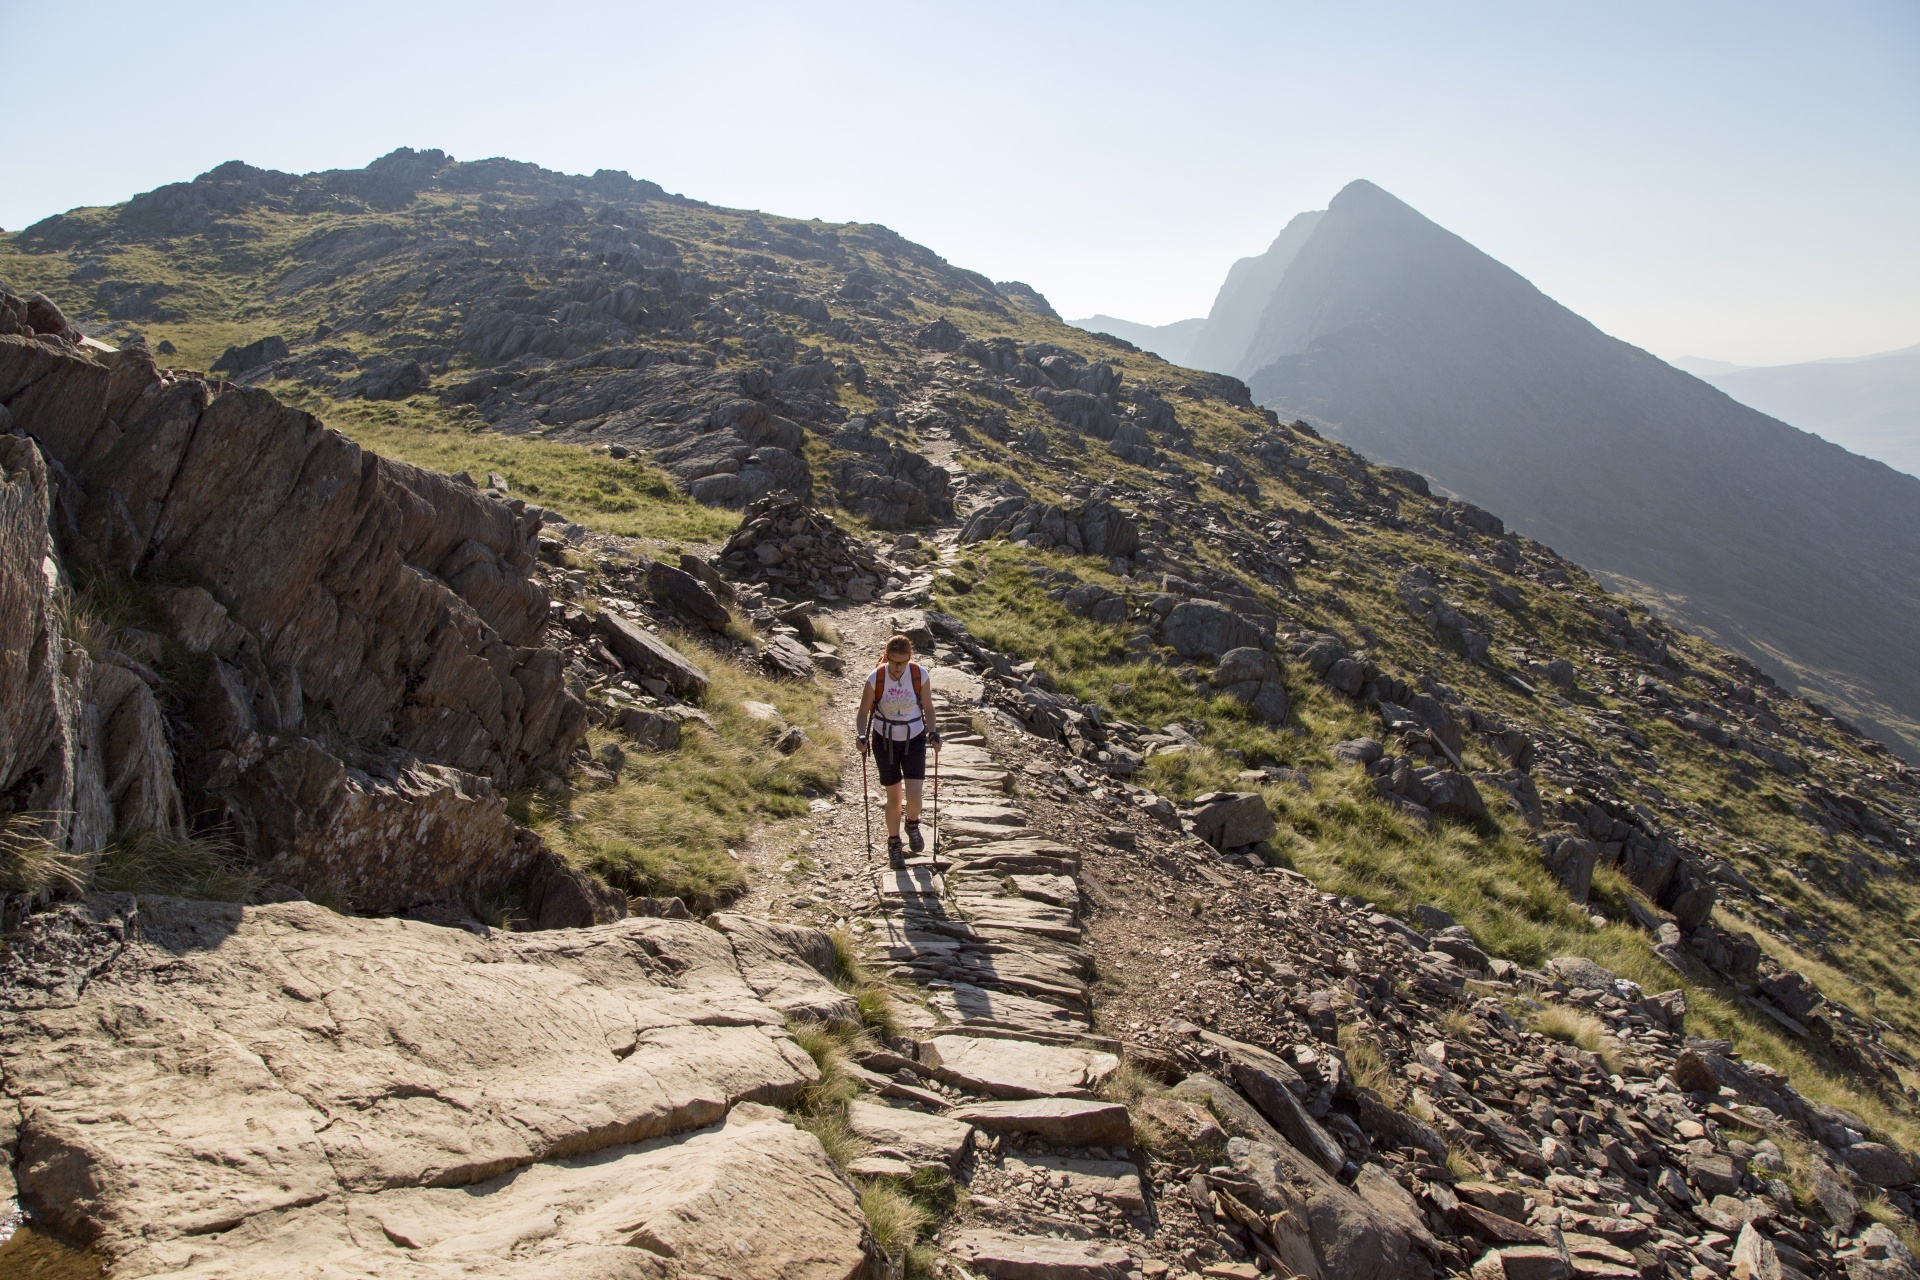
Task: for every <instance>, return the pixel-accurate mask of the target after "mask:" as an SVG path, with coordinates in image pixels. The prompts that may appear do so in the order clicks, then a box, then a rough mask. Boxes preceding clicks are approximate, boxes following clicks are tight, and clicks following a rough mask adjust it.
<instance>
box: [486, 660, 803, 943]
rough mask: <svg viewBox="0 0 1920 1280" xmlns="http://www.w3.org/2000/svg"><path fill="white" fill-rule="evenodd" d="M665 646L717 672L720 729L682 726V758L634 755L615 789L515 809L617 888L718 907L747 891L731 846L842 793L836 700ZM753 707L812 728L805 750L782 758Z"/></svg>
mask: <svg viewBox="0 0 1920 1280" xmlns="http://www.w3.org/2000/svg"><path fill="white" fill-rule="evenodd" d="M663 638H665V639H669V640H672V641H673V642H674V643H676V644H678V645H679V647H681V648H682V649H683V650H684V651H686V652H687V653H688V654H689V656H691V657H692V658H693V659H694V661H696V662H697V663H699V664H700V666H701V667H702V668H703V669H704V670H705V671H706V672H707V675H708V677H709V679H710V680H711V682H712V684H711V687H710V689H709V691H708V694H707V697H706V700H705V708H704V709H705V711H706V713H707V714H708V716H709V717H710V718H711V719H712V720H713V723H714V728H713V729H712V730H708V729H707V728H706V727H704V726H702V725H700V724H698V723H697V722H692V723H689V724H687V725H685V726H683V729H682V735H681V741H680V746H679V748H678V749H676V750H673V751H666V752H649V751H639V750H629V752H628V755H627V761H626V764H625V766H624V768H623V769H622V770H621V774H620V776H619V778H617V779H616V780H615V782H614V785H612V786H602V787H599V788H597V789H594V790H582V791H578V792H572V793H568V794H563V795H561V796H558V797H551V796H548V795H546V794H544V793H540V792H529V793H525V794H523V795H520V796H517V797H515V808H516V810H517V812H518V813H521V814H524V815H525V816H524V817H523V818H522V819H521V820H522V821H526V822H528V824H529V825H531V826H533V827H534V828H535V829H536V830H538V831H539V832H540V833H541V835H542V836H544V837H545V838H546V841H547V844H548V845H549V846H550V847H551V848H553V849H554V850H555V851H556V852H558V853H559V854H560V855H561V856H562V857H565V858H567V859H568V860H569V861H571V862H573V863H574V864H575V865H577V866H582V867H585V868H587V869H588V870H590V871H592V872H594V874H596V875H598V876H600V877H601V878H603V879H605V880H606V881H607V882H608V883H609V884H611V885H613V886H614V887H615V888H618V889H620V890H622V891H623V892H625V893H628V894H634V895H640V896H646V897H678V898H681V899H683V900H684V901H685V902H686V903H687V905H688V906H689V907H690V908H691V909H693V910H694V911H696V912H703V911H710V910H713V909H714V908H716V907H718V906H722V905H724V904H725V903H727V902H728V901H731V900H732V899H733V898H734V897H736V896H738V894H739V893H740V891H741V890H742V889H743V888H744V887H745V877H744V876H743V874H742V872H741V870H740V865H739V863H738V862H736V861H735V860H734V859H733V858H732V857H730V856H729V854H728V850H729V849H730V848H732V847H737V846H738V845H740V844H741V843H743V842H744V841H745V839H746V837H747V834H748V832H749V831H751V830H752V829H753V828H754V827H756V826H758V825H760V824H762V823H766V822H777V821H781V820H784V819H790V818H799V817H804V816H805V815H806V812H807V802H808V800H809V799H810V798H811V797H813V796H818V795H824V794H827V793H829V792H831V791H832V790H833V788H834V785H835V784H836V783H837V782H838V781H839V776H840V759H839V754H838V746H839V741H838V738H837V737H836V735H835V733H834V731H833V730H831V729H829V728H827V727H826V725H825V723H824V721H823V718H822V717H823V714H824V712H825V709H826V705H827V693H826V691H825V690H824V689H823V688H821V687H820V686H818V685H815V684H811V683H809V684H799V683H794V682H789V681H776V680H773V679H771V678H770V677H768V676H766V675H765V674H763V673H762V672H760V671H759V670H757V669H755V668H753V667H749V666H748V665H746V664H744V663H742V662H739V661H736V660H735V659H734V658H732V657H730V656H726V655H722V654H719V653H715V652H713V651H711V650H705V649H702V648H700V647H698V646H696V645H694V644H693V643H691V642H690V641H687V640H685V639H684V638H682V637H677V636H667V637H663ZM750 700H754V701H760V702H769V703H772V704H773V705H774V706H775V707H777V708H779V710H780V713H781V715H782V716H784V717H785V718H786V720H787V722H788V723H789V724H795V725H799V726H800V727H801V728H802V729H804V730H805V731H806V733H807V736H808V738H809V742H808V743H807V745H805V746H803V747H801V748H800V750H798V751H796V752H794V753H793V754H792V755H781V754H780V753H779V752H777V751H775V750H774V749H773V747H772V746H771V745H770V744H769V743H768V741H767V733H766V726H765V725H764V723H762V722H760V721H757V720H754V719H753V718H752V717H750V716H748V715H747V714H746V712H745V711H743V710H742V709H741V703H743V702H746V701H750ZM619 741H620V739H619V738H618V736H617V735H615V734H612V733H609V732H607V731H605V730H596V731H595V732H593V733H592V734H590V735H589V737H588V745H589V746H590V747H591V748H592V749H594V750H595V751H597V750H598V749H599V748H600V747H601V746H602V745H604V744H606V743H608V742H619ZM626 745H627V746H629V747H630V746H631V744H626Z"/></svg>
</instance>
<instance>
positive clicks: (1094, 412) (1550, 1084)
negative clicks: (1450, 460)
mask: <svg viewBox="0 0 1920 1280" xmlns="http://www.w3.org/2000/svg"><path fill="white" fill-rule="evenodd" d="M1311 230H1312V228H1311V227H1307V228H1303V229H1302V230H1301V232H1300V234H1299V235H1298V236H1296V237H1295V238H1296V239H1299V238H1303V237H1305V236H1306V235H1307V233H1308V232H1310V231H1311ZM1256 274H1257V273H1256ZM0 281H4V282H5V286H6V287H5V289H4V291H0V563H3V564H4V573H0V635H4V637H5V639H6V647H5V649H4V651H3V652H0V672H3V673H4V675H3V676H0V820H4V829H3V830H0V895H3V896H0V927H4V929H5V931H6V943H5V950H4V955H3V957H0V1010H3V1011H4V1018H5V1023H4V1026H5V1027H6V1032H5V1035H4V1036H3V1037H0V1152H4V1155H5V1160H4V1161H3V1162H0V1195H4V1197H5V1199H4V1206H5V1210H6V1211H5V1213H4V1215H0V1233H4V1237H3V1238H0V1263H4V1264H5V1265H4V1266H0V1272H5V1273H7V1274H16V1273H17V1274H27V1275H76V1276H77V1275H98V1274H102V1273H103V1271H104V1272H105V1273H106V1274H111V1275H114V1276H127V1277H134V1276H206V1277H214V1276H223V1277H252V1276H269V1275H273V1276H280V1275H286V1274H312V1275H387V1276H396V1277H415V1276H418V1277H439V1276H449V1277H451V1276H456V1275H459V1276H501V1277H515V1276H528V1277H532V1276H561V1275H565V1276H568V1277H598V1276H606V1277H615V1276H619V1277H630V1276H656V1277H662V1278H663V1280H665V1278H671V1277H689V1278H691V1277H696V1276H738V1277H760V1276H766V1277H770V1278H771V1277H782V1278H792V1277H809V1278H811V1277H820V1278H822V1280H824V1278H827V1277H845V1278H847V1280H851V1278H852V1277H856V1276H864V1277H874V1276H934V1275H945V1276H955V1277H980V1276H987V1277H996V1278H999V1280H1021V1278H1028V1277H1048V1278H1050V1280H1073V1278H1081V1277H1084V1278H1087V1280H1095V1278H1110V1280H1146V1278H1147V1277H1153V1278H1154V1280H1160V1278H1162V1277H1174V1278H1176V1280H1188V1278H1190V1277H1212V1278H1216V1280H1222V1278H1225V1280H1230V1278H1238V1277H1247V1278H1252V1277H1257V1276H1261V1275H1274V1276H1286V1277H1293V1276H1310V1277H1322V1278H1324V1280H1333V1278H1334V1277H1346V1276H1355V1277H1360V1276H1365V1277H1380V1278H1381V1280H1399V1278H1405V1280H1419V1278H1423V1277H1429V1276H1472V1277H1477V1278H1479V1280H1520V1278H1521V1277H1528V1278H1547V1277H1553V1278H1555V1280H1571V1278H1572V1277H1575V1276H1585V1277H1620V1278H1622V1280H1625V1278H1627V1277H1641V1278H1643V1280H1660V1278H1671V1280H1706V1277H1709V1276H1713V1277H1722V1276H1729V1277H1743V1278H1747V1280H1751V1278H1753V1277H1782V1278H1791V1277H1796V1276H1797V1277H1807V1278H1809V1280H1812V1278H1815V1277H1838V1276H1846V1277H1849V1278H1850V1280H1866V1278H1868V1277H1872V1278H1874V1280H1899V1278H1900V1277H1916V1276H1920V1264H1916V1263H1915V1260H1914V1255H1913V1252H1912V1251H1913V1249H1914V1248H1915V1247H1916V1246H1920V1234H1916V1213H1920V1209H1916V1198H1920V1181H1917V1180H1920V1166H1917V1165H1916V1159H1917V1158H1920V1156H1917V1154H1916V1153H1920V1123H1916V1115H1915V1108H1916V1105H1920V1103H1917V1099H1920V1094H1916V1093H1915V1085H1916V1082H1917V1081H1920V1075H1916V1073H1917V1072H1920V1063H1917V1062H1916V1060H1915V1057H1914V1054H1915V1052H1916V1046H1920V1002H1917V1001H1916V996H1915V992H1914V991H1913V989H1912V985H1911V979H1910V974H1911V973H1912V971H1913V968H1914V965H1915V963H1916V961H1920V942H1916V941H1915V940H1914V939H1912V938H1910V937H1908V936H1907V935H1908V934H1909V933H1910V932H1911V925H1910V924H1909V921H1910V920H1913V919H1915V918H1920V885H1917V884H1916V853H1917V852H1920V849H1917V847H1916V841H1920V786H1917V785H1916V780H1915V778H1914V776H1913V774H1912V771H1911V770H1910V768H1909V767H1908V766H1907V765H1906V764H1904V763H1903V762H1901V761H1900V760H1899V759H1898V758H1897V757H1896V756H1894V755H1893V754H1892V753H1890V752H1889V751H1888V750H1887V749H1886V748H1885V747H1883V746H1882V745H1881V744H1880V743H1878V742H1875V741H1873V740H1872V739H1870V738H1868V737H1865V736H1863V735H1862V734H1860V733H1859V732H1858V731H1857V730H1856V729H1854V728H1853V727H1851V726H1849V725H1848V724H1847V723H1845V722H1843V721H1842V720H1840V719H1838V718H1837V717H1835V716H1834V715H1833V714H1831V713H1830V712H1828V711H1826V710H1824V709H1823V708H1821V707H1819V706H1816V705H1814V704H1812V703H1809V702H1806V701H1804V700H1802V699H1800V698H1798V697H1796V696H1794V695H1793V694H1791V693H1790V692H1788V691H1786V690H1784V689H1782V688H1781V687H1780V686H1779V685H1777V684H1776V683H1774V682H1773V681H1772V680H1771V679H1770V678H1769V677H1768V676H1767V675H1766V674H1765V673H1764V672H1763V671H1761V670H1760V669H1759V668H1758V667H1756V666H1755V665H1754V664H1753V663H1752V662H1750V661H1749V660H1747V659H1746V658H1743V657H1740V656H1737V655H1735V654H1732V653H1729V652H1727V651H1725V650H1723V649H1720V648H1717V647H1715V646H1714V645H1713V644H1712V643H1710V642H1708V641H1707V640H1706V639H1703V638H1702V637H1700V636H1697V635H1694V634H1691V633H1690V632H1688V631H1687V630H1685V629H1684V628H1682V627H1681V626H1678V625H1675V623H1674V622H1672V621H1671V620H1668V619H1665V618H1662V617H1660V616H1657V615H1656V614H1654V613H1652V612H1650V611H1649V610H1647V609H1646V608H1644V607H1643V606H1641V605H1639V604H1635V603H1633V602H1631V601H1629V600H1627V599H1624V598H1622V597H1620V596H1616V595H1612V594H1610V593H1609V592H1607V591H1606V590H1604V589H1603V588H1602V587H1601V586H1600V585H1598V584H1597V583H1596V582H1595V581H1594V579H1593V578H1592V577H1590V576H1589V575H1588V574H1587V572H1586V571H1585V570H1583V569H1582V568H1581V567H1580V566H1579V565H1577V564H1575V563H1573V562H1571V561H1569V560H1567V559H1565V558H1563V557H1562V556H1561V555H1559V554H1557V553H1556V552H1555V551H1554V550H1553V549H1551V548H1550V547H1548V546H1545V545H1543V544H1541V543H1540V542H1537V541H1534V540H1532V539H1530V538H1527V537H1522V536H1519V535H1516V534H1515V533H1514V532H1513V531H1512V530H1511V528H1510V527H1509V526H1508V524H1507V522H1506V520H1505V519H1504V518H1503V517H1502V515H1501V514H1500V513H1498V512H1495V511H1489V510H1486V509H1483V508H1481V507H1479V506H1475V505H1471V504H1469V503H1466V502H1462V501H1459V500H1456V499H1450V498H1446V497H1442V496H1437V495H1436V494H1435V493H1434V492H1433V491H1432V490H1431V489H1430V487H1429V486H1428V484H1427V482H1426V480H1425V479H1424V478H1423V477H1422V476H1421V475H1419V474H1417V473H1415V472H1411V471H1407V470H1402V469H1398V468H1394V467H1382V466H1378V465H1375V464H1374V463H1372V462H1369V461H1368V460H1367V459H1366V458H1364V457H1362V456H1361V455H1360V454H1358V453H1356V452H1354V451H1353V450H1352V449H1350V448H1348V447H1346V446H1344V445H1342V444H1339V443H1335V442H1332V441H1329V440H1327V439H1325V438H1323V437H1322V436H1321V435H1320V434H1319V433H1317V432H1316V431H1315V430H1314V429H1313V428H1311V427H1310V426H1309V425H1307V424H1306V423H1305V422H1302V421H1290V420H1283V418H1282V417H1281V415H1279V414H1278V413H1275V412H1273V411H1270V410H1262V409H1260V408H1258V407H1256V406H1255V405H1254V403H1253V400H1252V398H1251V396H1250V395H1249V392H1248V390H1247V387H1246V386H1245V385H1244V384H1242V383H1240V382H1239V381H1237V380H1236V379H1234V378H1232V377H1227V376H1223V375H1217V374H1206V373H1199V372H1195V371H1192V370H1189V369H1183V368H1180V367H1177V366H1174V365H1171V364H1168V363H1167V362H1165V361H1163V360H1161V359H1160V358H1158V357H1157V356H1154V355H1151V354H1149V353H1147V352H1143V351H1141V350H1139V349H1137V348H1135V347H1134V346H1132V345H1131V344H1130V343H1128V342H1126V341H1124V340H1122V339H1119V338H1115V337H1111V336H1101V335H1091V334H1088V333H1086V332H1084V331H1081V330H1076V329H1074V328H1071V327H1069V326H1067V325H1065V324H1063V323H1062V322H1061V321H1060V320H1059V318H1058V316H1057V315H1055V314H1054V312H1053V310H1052V308H1051V307H1050V306H1048V305H1047V303H1046V301H1045V299H1044V298H1041V297H1040V296H1039V295H1038V294H1037V293H1035V292H1034V291H1033V290H1032V289H1030V288H1028V287H1026V286H1024V285H1018V284H1015V283H995V282H993V281H991V280H988V279H987V278H985V277H983V276H980V275H977V274H975V273H972V272H969V271H966V270H963V269H961V268H957V267H954V266H952V265H951V264H948V263H946V262H945V261H943V260H941V259H940V258H939V257H938V256H936V255H935V254H933V253H932V252H930V251H928V250H926V249H924V248H922V247H920V246H917V245H913V244H911V243H909V242H907V241H905V240H903V239H901V238H900V237H898V236H896V235H894V234H893V233H891V232H889V231H887V230H886V229H884V228H880V227H874V226H865V225H830V224H826V223H820V222H803V221H799V220H795V219H788V218H782V217H777V216H775V215H771V214H763V213H751V212H744V211H738V210H728V209H721V208H716V207H713V206H709V205H706V204H702V203H700V202H699V201H697V200H692V199H688V198H686V197H682V196H677V195H670V194H668V193H666V192H665V191H663V190H661V189H660V188H659V187H657V186H655V185H653V184H651V183H647V182H644V181H639V180H635V179H633V178H631V177H629V176H627V175H625V174H620V173H612V172H601V173H598V174H595V175H594V176H592V177H588V178H581V177H572V176H568V175H563V174H557V173H551V172H548V171H545V170H541V169H538V168H535V167H534V166H530V165H522V164H517V163H512V162H507V161H501V160H489V161H479V162H456V161H454V160H452V159H451V158H449V157H447V156H445V155H444V154H442V153H439V152H431V151H428V152H414V151H400V152H396V153H394V154H392V155H390V156H387V157H384V158H383V159H381V160H378V161H376V162H374V163H373V164H372V165H370V166H368V167H367V168H366V169H363V170H340V171H331V172H327V173H318V174H306V175H296V174H284V173H276V172H272V171H267V170H260V169H254V168H251V167H249V166H247V165H244V164H240V163H237V162H236V163H233V164H228V165H223V166H221V167H219V168H217V169H215V170H213V171H211V172H210V173H207V174H204V175H202V176H201V177H199V178H196V179H194V180H192V181H191V182H182V183H177V184H173V185H171V186H168V187H163V188H160V189H159V190H157V191H154V192H150V193H147V194H145V195H142V196H139V197H136V198H135V199H134V200H132V201H130V202H128V203H127V204H125V205H120V206H116V207H113V208H105V209H86V210H75V211H73V212H71V213H69V214H65V215H62V216H60V217H58V218H53V219H49V220H48V221H46V222H43V223H41V224H38V225H36V226H34V227H30V228H28V229H26V230H25V231H21V232H17V233H12V234H8V235H5V236H3V237H0ZM1240 283H1241V284H1242V285H1244V286H1245V289H1243V290H1242V292H1246V291H1248V290H1251V291H1252V292H1253V293H1257V292H1258V288H1257V286H1259V285H1260V281H1259V280H1257V279H1254V278H1253V277H1252V276H1248V278H1247V279H1246V280H1242V281H1241V282H1240ZM1249 296H1252V293H1249ZM1242 301H1244V299H1243V300H1242ZM1199 336H1200V337H1204V336H1205V335H1204V334H1202V335H1199ZM896 633H902V634H905V635H907V636H909V637H911V638H912V639H913V640H914V642H915V644H916V646H917V649H918V653H919V656H920V659H921V661H922V662H923V663H924V664H925V666H926V671H927V680H928V681H929V683H930V686H931V687H930V694H931V696H932V698H933V700H934V703H935V709H936V715H937V719H938V724H939V728H940V730H941V733H942V739H943V740H942V744H941V749H940V751H939V752H938V753H937V756H936V760H937V763H936V764H935V767H934V773H935V776H936V780H935V781H933V782H930V784H929V797H928V805H927V808H926V810H925V812H924V813H923V830H924V834H925V835H926V837H927V847H926V848H925V849H924V850H923V851H910V853H911V854H912V856H908V857H906V858H905V859H904V860H903V864H902V865H889V863H888V861H887V859H886V856H885V854H884V852H883V845H882V841H883V839H884V834H885V833H884V829H883V828H882V822H883V819H882V815H881V813H880V812H879V805H878V804H877V803H876V801H877V800H878V794H877V783H876V780H875V779H874V778H873V777H872V775H871V772H870V771H869V768H868V762H866V761H864V760H862V759H861V758H859V757H858V756H856V755H855V754H854V753H853V751H852V749H851V747H852V744H851V742H850V741H849V729H850V725H851V721H852V717H853V713H854V710H855V708H856V706H857V704H858V701H859V696H860V689H861V686H862V682H863V680H864V677H865V676H866V675H867V674H868V672H869V671H870V670H871V663H872V662H873V661H874V656H875V655H876V654H877V653H878V652H879V651H880V649H881V646H882V645H883V644H884V642H885V640H886V639H887V637H889V636H891V635H893V634H896Z"/></svg>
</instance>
